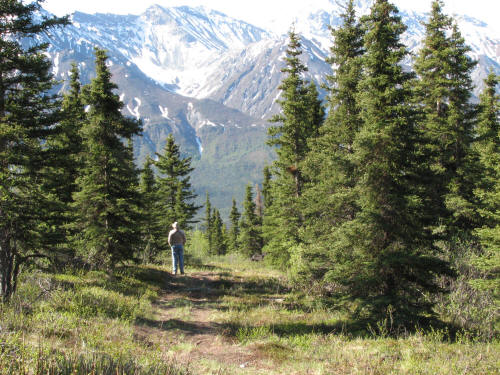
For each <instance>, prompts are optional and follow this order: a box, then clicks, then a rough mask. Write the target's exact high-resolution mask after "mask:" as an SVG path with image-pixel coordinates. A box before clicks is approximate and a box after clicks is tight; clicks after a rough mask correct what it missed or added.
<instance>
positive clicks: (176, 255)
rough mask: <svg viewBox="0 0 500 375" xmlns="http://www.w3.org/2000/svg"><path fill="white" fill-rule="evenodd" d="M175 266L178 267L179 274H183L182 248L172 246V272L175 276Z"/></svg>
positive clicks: (180, 246)
mask: <svg viewBox="0 0 500 375" xmlns="http://www.w3.org/2000/svg"><path fill="white" fill-rule="evenodd" d="M177 266H179V268H180V271H181V274H184V246H182V245H173V246H172V272H173V273H174V275H175V274H177Z"/></svg>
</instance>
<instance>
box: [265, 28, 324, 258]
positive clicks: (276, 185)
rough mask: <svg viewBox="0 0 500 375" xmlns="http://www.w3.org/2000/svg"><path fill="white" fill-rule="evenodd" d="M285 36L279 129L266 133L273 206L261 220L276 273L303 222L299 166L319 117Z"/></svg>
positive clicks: (295, 40)
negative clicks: (271, 154)
mask: <svg viewBox="0 0 500 375" xmlns="http://www.w3.org/2000/svg"><path fill="white" fill-rule="evenodd" d="M288 35H289V39H290V40H289V44H288V48H287V50H286V67H285V68H283V69H282V70H281V71H282V72H283V73H285V74H286V77H285V78H284V79H283V81H282V83H281V85H280V89H281V90H282V93H281V97H282V99H281V100H279V101H278V102H279V104H280V105H281V108H282V113H281V114H279V115H276V116H275V117H273V119H272V120H271V121H272V122H276V123H279V125H277V126H272V127H270V128H269V129H268V134H269V136H270V138H269V140H268V144H269V145H271V146H277V148H276V153H277V155H278V160H277V161H276V162H275V163H274V168H273V169H274V170H273V175H274V176H275V179H274V180H273V183H272V185H273V187H272V189H271V195H272V197H273V204H272V206H270V207H269V208H268V209H267V212H266V216H265V220H264V234H265V238H266V252H267V254H268V256H269V258H270V259H271V261H272V262H274V263H275V264H277V265H279V266H281V267H286V265H287V264H288V261H289V258H290V253H289V252H290V249H291V248H292V247H293V246H294V245H295V244H296V243H297V242H298V241H299V237H298V231H299V228H300V226H301V225H302V222H303V220H302V214H301V212H300V208H299V200H300V197H301V195H302V192H303V188H304V183H305V179H304V175H303V171H302V162H303V160H304V158H305V155H306V154H307V152H308V151H309V147H308V140H309V139H310V138H311V137H314V136H316V135H317V133H318V129H319V127H320V125H321V122H322V121H323V116H324V111H323V107H322V105H321V103H320V101H319V99H318V92H317V90H316V87H315V85H314V84H313V83H310V84H308V83H307V82H306V81H305V80H304V78H303V73H304V72H306V71H307V67H306V66H305V65H304V64H303V63H302V62H301V61H300V55H301V54H302V46H301V43H300V40H299V37H298V35H297V34H296V33H295V32H294V31H293V30H292V31H290V32H289V34H288ZM268 191H269V190H268Z"/></svg>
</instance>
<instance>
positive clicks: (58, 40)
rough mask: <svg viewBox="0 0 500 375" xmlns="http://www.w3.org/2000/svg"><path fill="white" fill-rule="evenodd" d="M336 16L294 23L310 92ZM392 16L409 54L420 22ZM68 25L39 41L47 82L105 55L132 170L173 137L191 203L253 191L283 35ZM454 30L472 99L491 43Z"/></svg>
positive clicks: (139, 19) (230, 27) (472, 31)
mask: <svg viewBox="0 0 500 375" xmlns="http://www.w3.org/2000/svg"><path fill="white" fill-rule="evenodd" d="M371 3H372V1H369V0H358V1H357V6H358V10H359V13H360V14H363V13H367V12H368V11H369V8H370V4H371ZM340 13H341V9H340V7H339V6H338V5H337V4H336V2H335V1H334V0H331V1H330V7H329V9H313V10H312V11H311V13H309V14H303V15H299V17H297V20H296V22H295V29H296V31H297V32H299V33H300V34H301V35H302V36H303V38H302V43H303V49H304V53H303V60H304V62H305V64H306V65H307V66H308V68H309V71H308V73H307V74H308V76H309V78H310V79H313V80H315V81H316V82H317V83H318V84H321V83H323V82H324V79H325V76H326V75H327V74H331V67H330V66H329V64H327V63H326V62H325V59H326V58H327V56H328V55H329V48H330V45H331V43H332V41H331V37H330V31H329V29H328V25H332V26H334V27H335V26H337V25H339V24H340V22H341V19H340V17H339V14H340ZM401 16H402V18H403V20H404V22H405V23H406V25H407V26H408V30H407V32H406V33H405V35H404V42H405V44H406V45H407V46H408V47H409V48H410V49H411V50H412V51H413V52H417V51H418V48H419V46H420V43H421V40H422V38H423V36H424V33H425V28H424V26H423V25H422V21H424V20H425V19H426V16H425V15H424V14H418V13H407V12H404V11H403V12H401ZM71 21H72V25H69V26H67V27H65V28H64V29H56V30H54V31H53V32H52V33H51V34H50V35H47V36H45V37H43V41H47V42H49V43H50V48H49V50H48V55H49V56H50V58H51V59H52V61H53V64H54V68H53V69H54V75H55V76H56V78H57V79H60V80H63V81H64V80H67V78H68V72H69V69H70V63H71V62H72V61H76V62H77V63H78V66H79V69H80V72H81V76H82V81H83V83H87V82H89V80H90V79H91V78H92V76H93V74H94V73H93V59H94V57H93V49H94V46H99V47H101V48H105V49H106V50H107V51H108V55H109V57H110V60H109V64H110V68H111V71H112V73H113V79H114V81H115V82H116V83H117V84H118V85H119V93H118V94H119V95H120V97H121V98H122V100H123V102H124V103H125V108H124V113H125V114H127V115H130V116H133V117H135V118H138V119H141V120H142V121H143V123H144V135H143V137H140V138H137V139H136V140H135V144H136V157H137V159H138V161H139V163H141V162H142V161H143V159H144V157H145V156H146V155H147V154H150V155H151V154H154V153H155V152H161V151H162V148H163V146H164V142H165V138H166V135H167V134H168V133H171V132H172V133H173V134H174V136H175V138H176V140H177V141H178V142H179V143H180V145H181V149H182V150H183V152H184V153H185V155H190V156H192V157H193V159H194V166H195V167H196V171H195V172H194V174H193V184H194V187H195V189H196V191H197V192H198V194H200V195H201V196H203V197H204V194H205V191H209V193H210V194H211V196H213V197H214V203H215V205H216V206H218V207H222V208H227V207H228V206H229V204H230V201H231V197H232V196H234V197H235V198H237V199H238V200H241V199H242V198H243V192H244V186H245V185H246V183H252V184H254V183H255V182H257V181H258V180H259V179H260V174H261V170H262V167H263V165H264V164H265V163H268V162H270V161H271V160H272V159H273V151H272V150H270V149H269V148H268V147H267V146H265V145H264V142H265V139H266V128H267V126H268V123H267V119H268V118H270V116H271V115H273V114H275V113H277V112H278V111H279V109H280V108H279V105H278V103H277V102H276V101H277V99H278V98H279V95H280V91H279V88H278V86H279V84H280V82H281V79H282V78H283V77H282V73H281V72H280V70H281V69H282V68H283V66H284V60H283V57H284V56H285V50H286V45H287V38H286V35H275V34H273V33H272V32H270V31H266V30H264V29H262V28H258V27H256V26H253V25H251V24H249V23H246V22H243V21H239V20H235V19H233V18H231V17H228V16H226V15H224V14H223V13H220V12H217V11H213V10H209V9H206V8H204V7H199V8H190V7H187V6H182V7H171V8H165V7H161V6H159V5H155V6H151V7H150V8H148V9H147V10H146V11H145V12H144V13H143V14H141V15H125V16H124V15H113V14H94V15H89V14H85V13H80V12H76V13H74V14H73V15H72V16H71ZM457 22H458V24H459V27H460V30H461V32H462V34H463V35H464V37H465V39H466V41H467V43H468V44H469V45H470V46H471V48H472V56H473V57H474V58H475V59H477V60H478V61H479V64H478V67H477V69H476V71H475V72H474V76H473V78H474V81H475V83H476V85H477V86H478V90H477V91H476V94H478V92H479V90H480V87H482V79H483V78H484V77H485V76H486V74H487V72H488V70H489V69H493V70H494V71H495V72H496V73H497V74H500V38H499V37H497V36H495V35H494V34H492V33H491V32H489V29H488V27H487V25H486V24H485V23H484V22H481V21H479V20H476V19H473V18H470V17H466V16H464V17H459V18H458V19H457ZM408 63H410V62H408ZM61 89H62V90H64V89H65V88H64V87H62V88H61ZM221 181H224V183H223V184H221ZM225 211H227V210H224V212H225Z"/></svg>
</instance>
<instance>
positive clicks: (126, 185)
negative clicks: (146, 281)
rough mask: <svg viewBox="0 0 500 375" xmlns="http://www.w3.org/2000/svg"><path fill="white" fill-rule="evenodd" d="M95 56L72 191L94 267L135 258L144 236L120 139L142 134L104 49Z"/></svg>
mask: <svg viewBox="0 0 500 375" xmlns="http://www.w3.org/2000/svg"><path fill="white" fill-rule="evenodd" d="M95 55H96V63H95V66H96V77H95V78H94V79H93V80H92V82H91V83H90V84H89V85H88V86H85V87H84V90H83V95H84V103H85V104H86V105H88V108H89V109H88V113H87V119H86V121H85V124H84V127H83V130H82V137H83V142H84V153H83V162H84V166H83V168H82V170H81V173H80V176H79V177H78V179H77V185H78V191H77V192H76V193H75V194H74V200H75V202H74V207H75V208H76V210H77V212H78V218H77V220H76V222H75V229H76V230H78V232H77V234H75V240H76V243H77V245H78V248H79V251H80V252H81V255H82V256H84V257H85V258H86V259H87V260H88V261H89V262H91V265H92V266H93V267H97V268H106V269H109V268H112V267H113V266H114V265H115V264H116V263H117V262H118V261H120V260H124V259H131V258H133V252H134V250H135V249H134V246H135V245H137V243H138V241H139V237H140V232H139V230H138V228H139V223H138V216H137V214H138V207H137V190H136V188H137V174H136V170H135V167H134V166H133V160H132V152H131V150H130V146H128V147H127V146H126V145H124V144H123V141H122V139H123V138H124V139H129V140H130V139H131V137H132V136H133V135H135V134H139V133H140V132H141V124H140V123H139V122H137V121H135V120H133V119H130V118H126V117H124V116H123V115H122V114H121V108H122V107H123V103H122V102H121V101H120V99H119V97H118V95H117V94H116V93H115V90H116V89H117V86H116V85H115V84H114V83H113V82H112V81H111V72H110V71H109V69H108V67H107V65H106V61H107V56H106V53H105V52H104V51H103V50H100V49H97V48H96V50H95Z"/></svg>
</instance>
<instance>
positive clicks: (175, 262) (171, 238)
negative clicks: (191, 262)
mask: <svg viewBox="0 0 500 375" xmlns="http://www.w3.org/2000/svg"><path fill="white" fill-rule="evenodd" d="M178 227H179V225H178V223H177V221H176V222H175V223H173V224H172V228H173V229H172V230H171V231H170V232H169V234H168V244H169V245H170V247H171V248H172V274H173V275H176V274H177V266H179V269H180V271H181V275H184V245H185V244H186V235H185V234H184V232H183V231H182V230H180V229H179V228H178Z"/></svg>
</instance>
